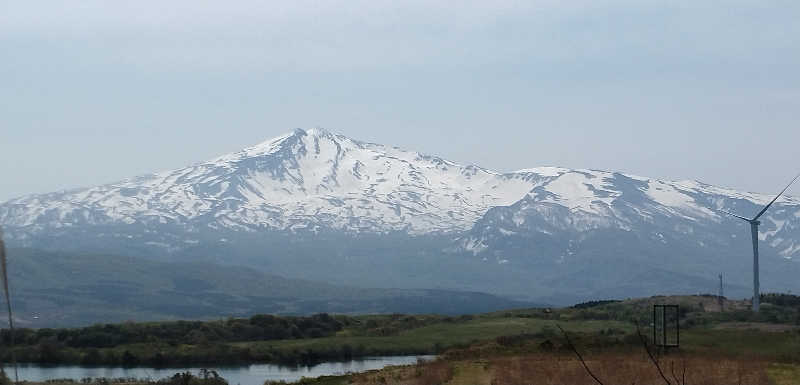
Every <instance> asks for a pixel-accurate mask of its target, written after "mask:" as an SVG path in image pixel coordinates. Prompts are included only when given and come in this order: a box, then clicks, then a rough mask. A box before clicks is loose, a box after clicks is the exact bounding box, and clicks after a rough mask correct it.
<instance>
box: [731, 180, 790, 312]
mask: <svg viewBox="0 0 800 385" xmlns="http://www.w3.org/2000/svg"><path fill="white" fill-rule="evenodd" d="M799 177H800V174H797V176H795V177H794V179H792V181H791V182H789V184H788V185H786V187H785V188H784V189H783V190H781V192H780V193H778V195H777V196H776V197H775V199H773V200H772V201H771V202H769V203H768V204H767V205H766V206H764V208H763V209H761V211H759V212H758V214H756V216H755V217H753V219H748V218H746V217H743V216H741V215H736V214H734V213H730V212H727V211H724V210H719V211H722V212H723V213H725V214H728V215H731V216H734V217H736V218H739V219H741V220H744V221H747V222H748V223H750V234H751V235H752V237H753V311H754V312H756V313H757V312H758V307H759V306H758V305H759V301H760V300H761V293H760V292H759V290H760V289H759V287H758V225H760V224H761V222H760V221H759V220H758V218H761V216H762V215H764V213H765V212H767V209H769V207H770V206H772V204H773V203H775V201H776V200H778V198H780V196H781V195H783V193H784V192H786V190H787V189H788V188H789V186H791V185H792V183H794V181H796V180H797V178H799Z"/></svg>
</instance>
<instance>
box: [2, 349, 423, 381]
mask: <svg viewBox="0 0 800 385" xmlns="http://www.w3.org/2000/svg"><path fill="white" fill-rule="evenodd" d="M433 358H434V356H384V357H366V358H362V359H357V360H352V361H344V362H323V363H320V364H317V365H313V366H303V365H300V366H281V365H272V364H253V365H244V366H220V367H210V366H204V367H205V368H207V369H213V370H216V371H217V373H219V375H220V376H222V377H224V378H225V379H226V380H228V383H229V384H231V385H263V384H264V381H266V380H273V381H278V380H283V381H297V380H299V379H300V378H302V377H319V376H326V375H336V374H346V373H357V372H364V371H368V370H373V369H380V368H383V367H385V366H389V365H408V364H413V363H416V362H417V360H419V359H424V360H430V359H433ZM18 368H19V379H20V381H22V380H27V381H45V380H51V379H57V378H59V379H61V378H70V379H74V380H80V379H82V378H86V377H91V378H101V377H104V378H122V377H124V378H138V379H153V380H158V379H161V378H165V377H170V376H172V375H173V374H175V373H178V372H185V371H189V372H192V373H193V374H195V375H197V374H198V372H199V371H200V368H201V366H198V367H185V368H149V367H132V368H124V367H119V366H76V365H52V366H49V365H38V364H19V366H18ZM6 373H7V374H8V376H9V378H11V380H12V381H13V380H14V369H13V368H11V367H10V366H8V365H7V366H6Z"/></svg>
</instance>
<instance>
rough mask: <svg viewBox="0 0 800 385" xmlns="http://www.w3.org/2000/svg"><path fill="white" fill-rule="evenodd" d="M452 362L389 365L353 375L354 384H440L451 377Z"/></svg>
mask: <svg viewBox="0 0 800 385" xmlns="http://www.w3.org/2000/svg"><path fill="white" fill-rule="evenodd" d="M453 374H454V369H453V364H452V363H451V362H449V361H445V360H436V361H432V362H422V361H421V362H419V363H417V364H416V365H413V366H405V367H390V368H388V369H383V370H378V371H372V372H368V373H363V374H358V375H355V376H354V377H353V379H352V383H353V384H355V385H368V384H386V385H442V384H445V383H448V382H449V381H450V380H452V379H453Z"/></svg>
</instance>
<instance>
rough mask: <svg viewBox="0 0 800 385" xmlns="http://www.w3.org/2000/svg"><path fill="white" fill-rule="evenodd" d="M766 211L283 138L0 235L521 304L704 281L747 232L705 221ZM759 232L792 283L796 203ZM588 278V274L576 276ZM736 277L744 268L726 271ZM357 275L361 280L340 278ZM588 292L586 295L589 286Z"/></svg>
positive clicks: (304, 137)
mask: <svg viewBox="0 0 800 385" xmlns="http://www.w3.org/2000/svg"><path fill="white" fill-rule="evenodd" d="M771 198H772V196H771V195H761V194H752V193H744V192H738V191H735V190H731V189H726V188H719V187H714V186H710V185H707V184H704V183H700V182H696V181H679V182H674V181H664V180H657V179H651V178H645V177H639V176H635V175H628V174H623V173H617V172H608V171H598V170H573V169H565V168H558V167H540V168H531V169H523V170H519V171H515V172H510V173H501V172H496V171H491V170H487V169H483V168H481V167H477V166H473V165H460V164H457V163H455V162H451V161H448V160H444V159H441V158H439V157H435V156H430V155H423V154H420V153H417V152H413V151H406V150H402V149H398V148H395V147H389V146H384V145H380V144H373V143H365V142H361V141H358V140H353V139H350V138H348V137H345V136H342V135H338V134H334V133H331V132H328V131H325V130H322V129H310V130H301V129H296V130H294V131H293V132H291V133H288V134H286V135H282V136H280V137H277V138H274V139H271V140H268V141H265V142H263V143H260V144H258V145H255V146H253V147H249V148H246V149H243V150H241V151H239V152H235V153H231V154H227V155H223V156H220V157H217V158H215V159H212V160H209V161H207V162H202V163H199V164H195V165H193V166H189V167H185V168H181V169H178V170H174V171H167V172H161V173H156V174H151V175H144V176H140V177H136V178H132V179H128V180H124V181H121V182H118V183H111V184H107V185H103V186H97V187H91V188H82V189H75V190H70V191H61V192H55V193H50V194H43V195H31V196H25V197H21V198H17V199H12V200H10V201H7V202H4V203H2V204H0V225H2V226H3V227H4V228H5V229H6V231H7V233H8V234H7V235H8V240H9V243H11V244H13V245H14V246H17V247H39V248H50V249H73V250H101V251H104V252H109V251H111V252H116V253H119V254H130V253H133V254H136V255H146V256H151V257H153V256H164V255H173V256H174V255H182V256H183V257H186V258H194V257H197V256H198V255H202V256H204V257H206V258H213V259H214V260H217V261H226V262H230V260H231V259H235V260H237V261H239V262H241V261H245V262H246V264H249V265H251V266H256V267H260V268H266V267H267V266H269V268H270V269H273V270H274V271H276V272H278V273H280V274H285V275H289V276H297V277H303V278H306V277H309V278H311V277H313V278H318V279H325V280H329V281H330V280H337V279H339V280H352V279H358V280H368V279H373V281H370V282H366V283H364V284H369V285H373V286H374V285H382V284H387V285H388V284H389V283H387V282H386V281H384V279H385V278H386V274H388V273H386V272H385V271H384V270H386V271H394V272H395V273H396V272H397V270H396V269H395V268H396V267H397V264H403V263H405V264H406V267H405V268H404V269H405V270H402V269H401V270H402V271H405V272H406V273H407V274H408V278H409V279H410V280H412V281H413V282H415V283H409V282H410V281H404V280H398V281H393V282H392V283H391V284H392V285H397V286H404V285H405V286H413V285H416V284H420V285H428V287H430V286H431V285H433V286H439V285H442V286H446V287H456V288H470V289H479V290H486V291H493V292H506V293H512V294H520V293H521V292H522V291H526V290H528V289H527V288H526V287H524V285H522V284H521V283H520V282H518V280H519V279H521V278H519V277H516V278H513V277H510V276H507V275H502V274H506V273H507V274H512V275H513V274H521V276H524V277H525V278H524V279H530V277H540V278H541V280H542V282H541V283H540V285H541V286H540V288H541V290H551V291H552V290H554V288H556V287H559V285H562V283H563V281H560V280H556V281H547V280H548V279H550V278H551V277H553V276H570V277H572V279H577V278H575V277H583V278H581V279H584V278H586V276H592V275H593V274H597V272H598V271H601V270H602V269H604V268H609V269H611V270H609V271H608V273H609V274H612V273H615V271H627V270H624V269H616V270H615V269H614V266H618V265H619V264H623V265H625V266H634V265H636V266H640V267H641V268H640V269H639V270H637V271H640V272H645V271H648V272H649V273H647V274H653V269H661V270H659V271H661V272H660V273H658V274H661V276H662V277H667V276H668V275H664V274H666V273H664V272H665V271H666V272H668V273H669V274H672V273H679V274H689V275H691V276H697V275H702V276H707V275H708V276H713V277H716V274H717V272H718V271H719V270H724V269H725V268H727V267H725V266H727V265H728V261H729V260H730V258H740V256H746V255H747V254H748V247H749V246H748V244H747V242H746V240H747V229H745V228H744V227H743V225H742V224H740V223H738V222H737V221H734V220H733V219H731V218H729V217H727V216H725V215H724V214H721V213H720V212H719V210H727V211H732V212H737V213H744V214H746V213H747V212H749V211H753V212H755V211H757V209H758V207H761V206H762V205H763V204H765V203H766V202H768V201H769V200H770V199H771ZM762 223H763V225H762V227H761V230H762V232H761V234H760V237H761V240H762V242H763V243H764V250H762V252H763V254H764V255H765V273H766V272H768V271H769V269H770V266H771V265H770V263H772V262H770V261H776V262H774V263H775V264H777V265H774V266H773V267H774V268H775V269H776V271H778V273H779V274H783V273H785V272H788V271H794V270H793V269H794V268H795V266H796V265H797V263H794V262H793V263H792V264H791V269H789V268H786V267H785V266H784V267H781V266H783V265H780V263H781V262H778V261H793V260H795V259H796V257H797V255H798V253H800V234H798V230H799V229H800V201H798V200H797V199H795V198H792V197H783V198H781V199H780V200H778V202H777V203H776V205H775V206H774V208H773V209H772V210H770V212H768V213H767V215H765V217H764V218H763V219H762ZM737 237H738V238H737ZM364 258H368V259H367V260H365V259H364ZM442 258H447V259H446V260H445V259H442ZM453 258H455V259H453ZM742 258H744V257H742ZM345 261H349V262H348V263H352V265H349V266H348V267H344V266H345V265H346V263H345ZM353 261H359V262H353ZM245 262H242V263H245ZM593 263H600V264H599V265H598V266H599V267H595V268H592V269H593V270H585V269H588V267H586V266H589V265H591V264H593ZM462 264H465V265H469V266H470V267H469V268H462V267H459V266H460V265H462ZM740 265H741V266H745V267H746V266H747V264H746V263H740V262H739V261H738V259H737V262H736V263H733V264H731V266H740ZM319 266H325V267H324V268H320V267H319ZM365 266H370V268H372V269H373V270H370V271H363V272H362V273H359V274H357V275H354V274H355V273H352V272H353V271H361V270H359V269H365V268H366V267H365ZM378 266H380V268H378ZM421 266H427V268H422V267H421ZM489 266H495V267H491V268H490V267H489ZM346 269H349V270H346ZM382 269H383V270H382ZM464 269H467V270H464ZM496 269H506V270H503V271H505V273H503V272H502V271H501V270H496ZM581 269H584V270H581ZM732 269H733V268H732ZM736 269H739V268H738V267H737V268H736ZM736 269H734V270H735V271H733V270H732V273H731V274H733V277H737V276H736V274H738V276H739V278H738V279H740V281H742V283H746V282H747V280H746V276H747V274H746V269H744V268H742V269H743V270H742V269H739V270H736ZM740 270H741V271H740ZM582 271H583V272H582ZM314 272H316V273H317V275H315V273H314ZM444 272H449V273H448V274H450V275H449V277H450V278H448V279H450V280H449V281H447V280H444V281H443V280H442V279H443V278H442V277H443V276H444V275H445V273H444ZM628 272H630V271H628ZM373 273H374V274H373ZM451 273H452V274H451ZM426 274H427V276H426ZM498 274H499V275H498ZM575 274H577V275H575ZM582 274H583V275H582ZM643 274H644V273H643ZM711 274H713V275H711ZM786 274H788V273H786ZM425 277H427V278H425ZM470 277H472V278H470ZM498 277H505V278H502V279H501V280H505V281H503V282H498V281H497V279H498ZM669 277H671V278H664V279H669V280H672V281H675V277H674V276H669ZM787 277H788V275H787ZM684 278H686V277H684ZM398 279H399V278H398ZM732 279H734V278H732ZM787 279H789V278H787ZM515 280H516V281H515ZM678 281H679V280H678ZM443 282H445V283H443ZM548 282H549V283H548ZM581 282H583V283H586V282H584V281H581ZM592 282H594V281H592ZM676 282H677V281H676ZM683 282H695V283H696V282H699V281H696V280H695V281H693V280H691V279H688V278H687V279H684V280H683ZM703 282H705V281H703ZM787 282H788V281H787ZM348 283H349V281H348ZM598 284H599V283H598ZM509 285H511V286H514V287H511V286H509ZM592 285H594V284H592ZM592 285H589V286H587V287H586V288H585V290H587V292H592V290H594V292H597V290H598V287H603V286H602V285H600V286H592ZM631 285H633V286H635V285H636V284H634V283H632V284H631ZM692 285H694V284H692ZM699 285H700V287H705V286H704V285H706V283H702V284H699ZM709 285H712V286H710V288H713V287H715V286H713V284H709ZM776 285H777V286H776V288H780V287H782V286H781V284H776ZM568 286H569V285H568ZM765 288H766V289H769V288H770V286H769V283H767V285H766V286H765ZM495 289H496V290H495ZM563 290H564V291H568V292H576V289H575V287H574V285H573V286H570V287H567V286H564V287H563ZM608 293H617V292H614V291H610V292H608ZM620 293H623V295H624V293H625V292H622V291H620ZM645 294H648V293H646V292H636V293H630V294H629V295H645ZM609 295H610V294H609Z"/></svg>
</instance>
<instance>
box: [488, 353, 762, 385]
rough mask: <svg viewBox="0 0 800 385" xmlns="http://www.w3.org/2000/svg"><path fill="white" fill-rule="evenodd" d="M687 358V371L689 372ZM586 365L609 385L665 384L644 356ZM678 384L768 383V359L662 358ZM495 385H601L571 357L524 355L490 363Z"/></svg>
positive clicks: (598, 360) (599, 360) (604, 359)
mask: <svg viewBox="0 0 800 385" xmlns="http://www.w3.org/2000/svg"><path fill="white" fill-rule="evenodd" d="M684 362H685V368H686V370H685V373H684V370H683V368H684ZM586 363H587V365H588V366H589V367H590V368H591V370H592V371H593V372H594V373H595V374H596V375H597V377H598V378H599V379H600V380H601V381H603V383H604V384H606V385H611V384H626V385H627V384H665V382H664V380H663V379H662V378H661V376H660V375H659V374H658V371H657V369H656V367H655V366H654V365H653V363H652V362H651V361H650V360H649V359H648V358H647V357H646V356H645V355H644V354H641V355H631V354H627V355H604V356H602V357H600V358H594V359H588V360H587V362H586ZM659 364H660V365H661V367H662V369H663V370H664V372H665V375H666V376H667V378H668V379H669V381H670V383H672V384H673V385H678V384H695V385H736V384H742V385H745V384H746V385H767V384H769V381H768V378H767V373H766V367H767V365H766V363H764V362H761V361H758V360H735V361H734V360H717V359H712V358H698V357H694V358H691V359H686V360H685V361H684V360H682V359H681V358H679V357H667V358H662V359H660V360H659ZM490 367H491V368H492V371H493V378H494V379H493V381H492V384H493V385H523V384H524V385H530V384H541V385H565V384H569V385H584V384H586V385H590V384H591V385H596V384H597V383H596V382H595V381H594V380H593V379H592V378H591V377H590V376H589V375H588V373H586V371H585V370H584V368H583V367H582V366H581V364H580V362H578V361H577V360H575V359H570V358H568V357H566V356H565V357H556V356H552V355H550V356H544V355H536V356H524V357H512V358H500V359H495V360H492V361H490Z"/></svg>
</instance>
